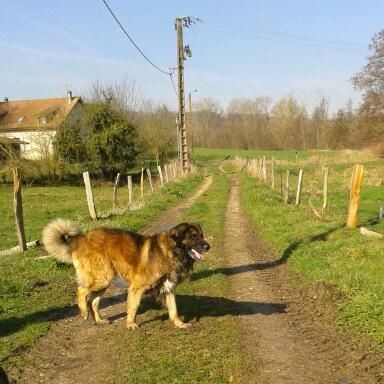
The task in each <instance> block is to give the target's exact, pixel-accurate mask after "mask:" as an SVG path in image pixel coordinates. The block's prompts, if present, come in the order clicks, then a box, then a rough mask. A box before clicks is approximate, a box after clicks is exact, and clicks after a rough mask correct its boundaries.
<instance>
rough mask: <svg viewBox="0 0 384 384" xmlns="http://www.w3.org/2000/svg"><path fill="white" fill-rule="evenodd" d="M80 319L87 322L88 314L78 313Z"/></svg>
mask: <svg viewBox="0 0 384 384" xmlns="http://www.w3.org/2000/svg"><path fill="white" fill-rule="evenodd" d="M80 317H81V318H82V319H84V320H88V318H89V312H83V313H80Z"/></svg>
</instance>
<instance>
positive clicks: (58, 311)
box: [0, 293, 127, 337]
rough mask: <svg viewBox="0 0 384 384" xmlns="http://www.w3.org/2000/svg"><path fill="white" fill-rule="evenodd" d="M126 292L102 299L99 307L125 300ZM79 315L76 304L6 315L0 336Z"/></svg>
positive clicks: (2, 321)
mask: <svg viewBox="0 0 384 384" xmlns="http://www.w3.org/2000/svg"><path fill="white" fill-rule="evenodd" d="M126 299H127V294H126V293H122V294H118V295H115V296H109V297H105V298H103V299H102V301H101V303H100V308H105V307H109V306H111V305H114V304H118V303H121V302H125V301H126ZM75 316H79V310H78V307H77V305H67V306H65V307H53V308H49V309H46V310H42V311H38V312H34V313H30V314H26V315H24V316H20V317H16V316H13V317H8V318H6V319H1V320H0V337H4V336H8V335H11V334H12V333H15V332H18V331H20V330H21V329H23V328H25V327H27V326H28V325H30V324H36V323H43V322H49V321H57V320H63V319H68V318H71V317H75Z"/></svg>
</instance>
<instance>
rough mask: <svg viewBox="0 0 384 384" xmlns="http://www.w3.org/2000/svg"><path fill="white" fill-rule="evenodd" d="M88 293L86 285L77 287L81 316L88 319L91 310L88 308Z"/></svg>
mask: <svg viewBox="0 0 384 384" xmlns="http://www.w3.org/2000/svg"><path fill="white" fill-rule="evenodd" d="M88 295H89V289H88V288H86V287H82V286H79V287H77V305H78V307H79V310H80V316H81V317H82V318H83V319H84V320H87V319H88V315H89V310H88Z"/></svg>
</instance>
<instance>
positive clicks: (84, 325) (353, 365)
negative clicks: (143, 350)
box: [17, 177, 376, 384]
mask: <svg viewBox="0 0 384 384" xmlns="http://www.w3.org/2000/svg"><path fill="white" fill-rule="evenodd" d="M211 181H212V179H211V178H210V177H208V178H206V180H205V183H204V184H203V186H202V187H201V189H200V190H199V191H198V192H197V193H196V194H195V195H194V196H192V197H191V198H189V199H187V200H185V201H183V202H182V203H181V204H180V205H178V206H176V207H174V208H173V209H171V210H169V211H168V212H166V214H164V215H163V216H162V217H160V218H159V219H158V220H156V221H155V222H153V223H152V225H151V226H150V227H147V228H146V229H145V231H143V232H146V233H150V232H154V231H158V230H161V229H167V228H169V227H171V226H173V225H175V224H176V223H178V222H179V221H180V217H181V215H182V213H183V212H184V211H185V210H186V209H187V208H188V207H189V206H191V205H192V204H193V202H194V201H196V199H197V198H198V197H199V196H200V195H201V194H202V193H204V191H205V190H206V189H207V188H208V187H209V185H210V183H211ZM239 195H240V187H239V183H238V180H237V179H236V178H235V177H233V178H232V179H231V194H230V200H229V203H228V207H227V213H226V222H225V235H224V245H223V249H224V253H225V257H224V259H225V260H226V264H225V265H224V266H223V267H222V268H220V271H221V272H222V273H224V274H226V275H227V276H228V278H229V279H230V284H231V288H232V289H231V293H230V295H229V296H228V299H231V300H235V301H236V302H239V303H240V302H244V303H246V305H247V308H248V310H247V311H244V313H252V314H251V315H241V316H239V318H238V319H239V328H240V332H241V336H242V341H241V342H242V344H243V346H244V349H245V351H246V352H247V353H248V354H249V355H250V356H251V357H252V359H253V361H254V369H253V373H252V372H251V375H253V376H252V377H249V380H248V381H247V382H246V383H244V384H248V383H258V384H280V383H284V384H291V383H295V384H304V383H305V384H310V383H311V384H314V383H315V384H316V383H322V384H328V383H336V384H355V383H356V384H357V383H358V384H360V383H361V384H371V383H372V384H373V383H376V381H374V379H373V378H372V377H371V376H370V373H369V370H365V369H364V368H365V367H364V360H363V359H362V355H361V353H360V352H359V351H352V350H351V348H350V346H349V344H348V343H347V341H346V340H345V339H344V338H343V337H342V336H341V335H339V334H337V333H336V331H335V330H334V329H333V327H331V326H329V325H327V324H328V323H327V321H324V319H327V316H326V314H324V313H323V312H322V313H320V311H319V309H318V307H317V306H316V303H315V302H313V300H312V299H311V298H310V297H307V298H304V299H303V298H302V297H301V296H300V295H299V294H297V293H296V291H295V290H294V289H293V288H292V287H291V285H290V284H289V281H288V274H287V271H286V268H287V266H286V265H285V264H284V263H281V262H279V260H276V256H274V254H273V252H271V251H270V250H269V249H267V248H266V247H265V246H264V245H263V244H262V243H261V242H260V241H259V240H258V238H257V236H256V235H255V234H254V233H253V232H252V231H251V229H250V226H249V223H248V221H247V219H246V217H245V216H244V214H243V213H242V212H241V209H240V203H239V197H240V196H239ZM125 300H126V289H125V284H123V283H122V282H120V281H116V282H115V284H114V286H113V287H111V288H110V289H108V291H107V297H106V298H105V299H104V300H103V301H102V312H103V314H104V315H105V316H107V317H109V318H110V319H111V320H113V322H112V324H110V325H106V326H97V327H96V326H94V325H93V324H92V322H84V321H83V320H81V319H80V318H79V316H78V314H77V308H76V307H75V306H74V307H73V308H71V309H70V310H69V311H68V312H67V313H66V314H65V318H62V319H60V320H58V321H56V322H54V323H53V324H52V326H51V329H50V331H49V333H48V334H47V335H46V336H45V337H42V338H41V339H40V340H38V342H37V343H36V344H35V345H34V346H33V347H32V348H31V350H30V351H29V352H28V353H26V355H25V356H24V358H25V367H24V369H23V372H20V376H19V378H17V383H18V384H27V383H28V384H37V383H46V384H48V383H49V384H52V383H54V384H72V383H73V384H75V383H76V384H79V383H89V382H92V383H102V382H108V383H109V382H111V381H105V378H106V377H113V373H112V370H113V367H112V366H111V365H113V364H111V362H113V361H115V360H116V356H114V355H113V353H116V348H114V344H116V340H119V339H123V338H124V337H126V336H125V334H126V332H127V331H126V329H125V327H124V324H122V321H123V320H124V317H125V312H126V307H125V305H126V304H125ZM303 300H304V301H303ZM250 305H252V306H253V308H252V310H249V306H250ZM100 327H101V328H102V338H101V336H100V334H101V332H100ZM74 335H76V337H74ZM120 353H123V352H120ZM106 357H107V358H106ZM90 373H91V377H90ZM213 384H214V383H213Z"/></svg>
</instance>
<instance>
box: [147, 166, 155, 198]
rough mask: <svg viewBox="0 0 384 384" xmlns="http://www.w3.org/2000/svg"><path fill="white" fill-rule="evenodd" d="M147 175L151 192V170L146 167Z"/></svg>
mask: <svg viewBox="0 0 384 384" xmlns="http://www.w3.org/2000/svg"><path fill="white" fill-rule="evenodd" d="M147 176H148V181H149V185H150V187H151V192H152V193H153V192H155V191H154V190H153V185H152V176H151V171H150V170H149V169H148V168H147Z"/></svg>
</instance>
